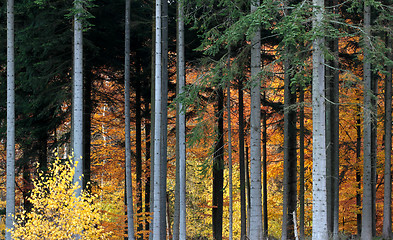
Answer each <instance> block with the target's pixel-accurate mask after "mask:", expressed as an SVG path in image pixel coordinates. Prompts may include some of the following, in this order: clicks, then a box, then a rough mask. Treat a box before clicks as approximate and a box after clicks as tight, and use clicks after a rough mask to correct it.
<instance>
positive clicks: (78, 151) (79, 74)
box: [72, 1, 84, 196]
mask: <svg viewBox="0 0 393 240" xmlns="http://www.w3.org/2000/svg"><path fill="white" fill-rule="evenodd" d="M74 4H75V6H74V7H75V11H76V13H75V15H74V69H73V75H74V81H73V82H74V84H73V85H74V88H73V90H74V92H73V96H74V97H73V100H74V101H73V122H72V124H73V127H72V130H73V137H74V138H73V151H74V165H75V175H74V182H77V183H78V184H79V185H80V186H83V185H82V184H83V179H84V177H83V167H84V164H83V160H84V156H83V27H82V19H81V17H82V16H81V15H82V13H81V11H82V3H81V2H79V1H77V2H75V3H74ZM81 190H82V188H79V189H78V190H76V196H79V195H80V194H81Z"/></svg>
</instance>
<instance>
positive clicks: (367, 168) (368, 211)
mask: <svg viewBox="0 0 393 240" xmlns="http://www.w3.org/2000/svg"><path fill="white" fill-rule="evenodd" d="M370 15H371V9H370V5H369V3H368V2H365V3H364V32H365V35H364V43H365V48H364V63H363V81H364V94H363V95H364V96H363V101H364V113H363V119H364V122H363V139H364V140H363V154H364V157H363V159H364V160H363V208H362V240H369V239H372V233H373V227H372V225H373V224H372V223H373V186H372V185H373V180H372V149H371V147H372V146H371V145H372V143H371V142H372V115H371V111H372V106H371V101H372V99H371V98H372V81H371V64H370V57H371V56H370V53H369V51H370V39H369V37H370V36H371V35H370Z"/></svg>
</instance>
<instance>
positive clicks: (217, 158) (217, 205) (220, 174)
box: [212, 87, 224, 240]
mask: <svg viewBox="0 0 393 240" xmlns="http://www.w3.org/2000/svg"><path fill="white" fill-rule="evenodd" d="M216 94H217V96H216V97H217V103H216V114H215V115H216V121H217V136H216V138H217V139H216V143H215V147H214V160H213V212H212V223H213V238H214V240H221V239H222V216H223V201H224V200H223V187H224V117H223V110H224V93H223V89H222V88H221V87H218V89H217V93H216Z"/></svg>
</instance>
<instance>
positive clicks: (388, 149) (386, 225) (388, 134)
mask: <svg viewBox="0 0 393 240" xmlns="http://www.w3.org/2000/svg"><path fill="white" fill-rule="evenodd" d="M387 37H388V39H387V41H388V48H391V47H392V40H391V36H387ZM389 58H390V59H391V54H389ZM384 141H385V175H384V183H385V184H384V196H383V227H382V236H383V237H384V238H386V239H388V238H390V237H392V208H391V205H392V181H391V179H392V173H391V167H392V164H391V161H392V67H391V66H388V68H387V75H386V83H385V140H384Z"/></svg>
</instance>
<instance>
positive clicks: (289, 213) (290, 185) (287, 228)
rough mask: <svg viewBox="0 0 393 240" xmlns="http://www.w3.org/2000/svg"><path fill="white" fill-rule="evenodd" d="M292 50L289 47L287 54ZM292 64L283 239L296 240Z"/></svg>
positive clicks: (286, 80) (286, 105) (287, 87)
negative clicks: (294, 219) (294, 220)
mask: <svg viewBox="0 0 393 240" xmlns="http://www.w3.org/2000/svg"><path fill="white" fill-rule="evenodd" d="M289 51H290V49H289V48H288V47H287V49H286V53H287V54H288V53H289ZM290 69H291V64H290V60H289V58H288V56H286V59H285V60H284V71H285V76H284V184H283V185H284V191H283V198H284V199H283V222H282V229H283V232H282V239H283V240H284V239H294V238H295V232H294V222H293V213H294V212H296V205H297V156H296V155H297V154H296V151H297V149H296V148H297V146H296V134H297V129H296V112H295V111H294V109H293V108H294V105H295V104H296V94H295V93H293V92H292V90H291V78H292V76H291V74H290Z"/></svg>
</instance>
